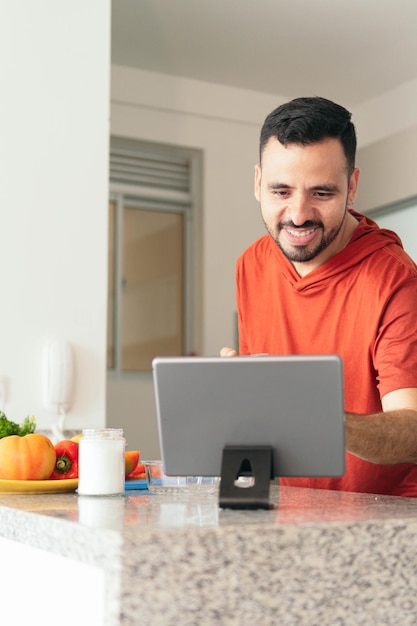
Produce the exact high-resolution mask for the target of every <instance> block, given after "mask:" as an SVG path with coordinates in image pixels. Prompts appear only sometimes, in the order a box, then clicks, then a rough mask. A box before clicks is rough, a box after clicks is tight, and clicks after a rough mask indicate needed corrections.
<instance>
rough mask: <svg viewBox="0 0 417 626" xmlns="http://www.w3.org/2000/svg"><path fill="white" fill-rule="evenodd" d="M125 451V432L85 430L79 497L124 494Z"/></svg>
mask: <svg viewBox="0 0 417 626" xmlns="http://www.w3.org/2000/svg"><path fill="white" fill-rule="evenodd" d="M125 448H126V440H125V438H124V437H123V429H121V428H102V429H85V430H83V436H82V437H81V439H80V441H79V451H78V493H79V494H80V495H88V496H99V495H100V496H101V495H119V494H124V489H125Z"/></svg>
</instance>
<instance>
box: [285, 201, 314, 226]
mask: <svg viewBox="0 0 417 626" xmlns="http://www.w3.org/2000/svg"><path fill="white" fill-rule="evenodd" d="M288 217H289V219H291V221H292V222H293V224H294V225H295V226H302V225H303V224H305V222H307V221H309V220H311V219H312V206H311V201H310V199H309V198H308V197H307V196H305V195H304V194H297V195H295V196H293V198H292V202H291V205H290V206H289V215H288Z"/></svg>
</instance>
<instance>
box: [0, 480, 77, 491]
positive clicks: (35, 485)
mask: <svg viewBox="0 0 417 626" xmlns="http://www.w3.org/2000/svg"><path fill="white" fill-rule="evenodd" d="M77 487H78V478H68V479H62V480H3V479H0V493H64V492H69V491H75V490H76V489H77Z"/></svg>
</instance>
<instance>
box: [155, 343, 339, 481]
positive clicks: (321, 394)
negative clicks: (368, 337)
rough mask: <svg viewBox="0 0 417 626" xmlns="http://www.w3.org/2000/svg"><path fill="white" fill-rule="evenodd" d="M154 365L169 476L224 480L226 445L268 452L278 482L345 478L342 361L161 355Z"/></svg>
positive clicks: (318, 357) (330, 358)
mask: <svg viewBox="0 0 417 626" xmlns="http://www.w3.org/2000/svg"><path fill="white" fill-rule="evenodd" d="M152 366H153V381H154V391H155V400H156V409H157V419H158V432H159V441H160V448H161V457H162V462H163V467H164V470H165V473H167V474H169V475H179V476H182V475H189V476H220V475H221V467H222V454H223V450H224V448H225V447H226V446H247V447H251V446H270V447H272V469H273V475H274V476H275V477H279V476H310V477H313V476H314V477H333V476H342V475H343V474H344V472H345V436H344V400H343V366H342V361H341V359H340V357H338V356H337V355H308V356H299V355H297V356H250V357H247V356H242V357H226V358H222V357H158V358H155V359H154V360H153V363H152Z"/></svg>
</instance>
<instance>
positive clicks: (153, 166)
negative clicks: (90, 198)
mask: <svg viewBox="0 0 417 626" xmlns="http://www.w3.org/2000/svg"><path fill="white" fill-rule="evenodd" d="M110 183H112V184H113V185H114V184H115V185H117V186H121V187H125V188H126V190H127V191H129V190H130V191H132V187H135V188H137V191H138V192H140V194H141V195H144V196H149V197H153V198H155V197H158V196H160V197H161V199H162V198H165V199H166V197H167V196H168V195H172V199H173V200H174V199H179V200H182V201H184V202H189V201H190V200H191V157H190V156H189V155H187V154H182V153H181V152H179V151H177V149H175V151H174V150H172V151H170V149H169V148H166V147H164V146H161V147H160V148H159V147H156V146H155V145H154V144H153V145H152V146H149V147H148V146H147V145H146V144H145V143H142V142H136V141H134V140H129V139H123V138H117V137H112V138H111V140H110Z"/></svg>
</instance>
